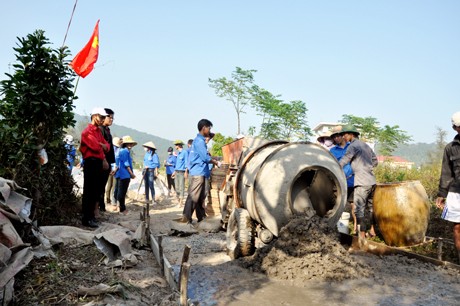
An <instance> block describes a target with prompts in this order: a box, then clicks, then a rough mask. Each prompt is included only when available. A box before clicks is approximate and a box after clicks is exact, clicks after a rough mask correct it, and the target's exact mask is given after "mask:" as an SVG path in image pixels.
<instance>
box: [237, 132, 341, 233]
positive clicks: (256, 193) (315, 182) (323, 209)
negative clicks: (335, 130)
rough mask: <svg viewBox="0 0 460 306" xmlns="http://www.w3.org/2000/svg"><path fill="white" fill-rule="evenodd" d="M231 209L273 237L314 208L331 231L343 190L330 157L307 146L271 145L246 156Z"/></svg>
mask: <svg viewBox="0 0 460 306" xmlns="http://www.w3.org/2000/svg"><path fill="white" fill-rule="evenodd" d="M233 194H234V199H235V205H236V207H240V208H245V209H247V210H248V212H249V215H250V217H251V218H252V219H254V220H255V221H257V222H258V223H260V224H261V225H262V226H264V227H265V228H266V229H268V230H269V231H270V232H271V233H273V235H275V236H278V232H279V230H280V229H281V227H282V226H284V225H285V224H287V223H288V222H289V220H290V219H291V218H292V217H293V215H295V214H301V213H303V212H305V211H306V210H307V209H308V208H311V207H313V208H314V209H315V211H316V213H317V214H318V215H319V216H321V217H325V218H327V219H328V222H329V225H330V226H331V227H335V226H336V223H337V221H338V219H339V218H340V216H341V214H342V211H343V209H344V205H345V201H346V196H347V184H346V179H345V175H344V173H343V170H342V168H341V167H340V165H339V164H338V162H337V160H336V159H335V158H334V156H333V155H332V154H331V153H330V152H329V151H327V150H325V149H324V148H322V147H321V146H319V145H317V144H313V143H309V142H290V143H287V142H285V141H274V142H269V143H266V144H264V145H262V146H260V147H258V148H257V149H255V150H254V151H252V152H251V153H250V154H249V155H247V156H246V158H245V159H244V161H243V162H242V165H241V167H240V169H239V170H238V173H237V175H236V179H235V185H234V192H233Z"/></svg>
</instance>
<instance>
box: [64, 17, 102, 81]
mask: <svg viewBox="0 0 460 306" xmlns="http://www.w3.org/2000/svg"><path fill="white" fill-rule="evenodd" d="M98 54H99V20H98V21H97V23H96V26H95V27H94V31H93V35H92V36H91V38H90V40H89V41H88V43H87V44H86V46H85V47H84V48H83V49H81V51H80V52H78V54H77V55H76V56H75V58H74V59H73V61H72V62H71V63H70V67H72V68H73V70H74V71H75V73H76V74H78V75H79V76H81V77H82V78H84V77H86V76H87V75H88V74H89V73H90V72H91V71H93V68H94V63H96V61H97V56H98Z"/></svg>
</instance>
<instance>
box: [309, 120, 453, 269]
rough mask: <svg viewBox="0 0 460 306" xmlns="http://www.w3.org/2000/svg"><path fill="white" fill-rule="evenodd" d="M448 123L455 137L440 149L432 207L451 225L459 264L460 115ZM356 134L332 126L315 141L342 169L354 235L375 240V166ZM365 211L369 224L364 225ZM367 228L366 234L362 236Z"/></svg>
mask: <svg viewBox="0 0 460 306" xmlns="http://www.w3.org/2000/svg"><path fill="white" fill-rule="evenodd" d="M451 122H452V128H453V129H454V130H455V131H456V132H457V135H455V137H454V139H453V141H452V142H450V143H448V144H447V145H446V147H445V149H444V154H443V159H442V167H441V177H440V181H439V191H438V197H437V199H436V206H437V207H438V208H440V209H442V214H441V218H442V219H444V220H446V221H449V222H451V223H452V224H453V237H454V244H455V248H456V249H457V252H458V258H459V261H460V112H456V113H454V114H453V115H452V117H451ZM359 134H360V133H359V132H358V130H357V129H356V128H355V127H354V126H352V125H346V126H336V127H334V128H333V129H332V131H328V132H325V133H323V134H321V135H320V136H319V137H318V138H317V141H318V143H319V144H321V145H322V146H323V147H324V148H326V149H327V150H329V151H330V152H331V153H332V154H333V155H334V156H335V157H336V158H337V160H338V161H339V164H340V165H341V166H342V167H343V169H344V172H345V176H346V178H347V186H348V202H349V203H350V204H351V211H352V214H353V218H354V231H355V232H357V233H358V234H359V236H360V237H365V235H366V234H367V235H370V236H375V230H374V225H375V220H374V214H373V196H374V191H375V186H376V179H375V175H374V172H373V169H374V168H375V167H376V166H377V164H378V162H377V157H376V155H375V153H374V152H373V150H372V149H371V147H370V146H369V145H367V144H366V143H364V142H362V141H361V140H359ZM366 211H367V212H368V215H367V217H368V220H370V222H366V221H365V220H366V218H365V215H366V214H365V212H366ZM367 225H370V230H369V232H367V233H366V226H367Z"/></svg>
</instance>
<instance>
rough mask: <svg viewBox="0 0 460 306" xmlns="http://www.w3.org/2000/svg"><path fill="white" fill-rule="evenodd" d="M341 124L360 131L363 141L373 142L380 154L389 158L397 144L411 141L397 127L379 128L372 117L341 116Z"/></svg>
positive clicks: (386, 126) (378, 124)
mask: <svg viewBox="0 0 460 306" xmlns="http://www.w3.org/2000/svg"><path fill="white" fill-rule="evenodd" d="M341 122H342V123H343V124H353V125H354V126H356V128H357V129H358V130H359V131H360V134H361V135H360V138H361V139H362V140H363V141H369V142H375V143H376V144H378V145H379V151H380V154H382V155H385V156H390V155H391V154H392V153H393V152H394V150H395V149H396V148H397V147H398V145H399V144H405V143H407V142H409V141H410V140H412V138H411V137H410V136H409V135H407V133H406V132H405V131H403V130H401V129H399V125H394V126H389V125H385V126H384V127H383V128H380V123H379V122H378V121H377V119H376V118H374V117H365V118H361V117H357V116H353V115H343V116H342V120H341Z"/></svg>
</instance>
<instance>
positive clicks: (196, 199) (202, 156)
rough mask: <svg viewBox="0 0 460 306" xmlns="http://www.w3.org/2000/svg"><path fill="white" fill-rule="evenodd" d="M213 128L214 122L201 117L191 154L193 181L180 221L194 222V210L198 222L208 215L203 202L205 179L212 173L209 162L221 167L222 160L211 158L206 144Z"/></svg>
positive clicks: (190, 171)
mask: <svg viewBox="0 0 460 306" xmlns="http://www.w3.org/2000/svg"><path fill="white" fill-rule="evenodd" d="M211 128H212V122H211V121H209V120H208V119H201V120H200V121H199V122H198V131H199V133H198V134H197V136H196V138H195V139H194V140H193V144H192V148H191V150H190V156H189V162H190V169H189V175H190V176H191V182H190V186H189V188H188V196H187V200H186V201H185V207H184V211H183V217H182V218H181V219H180V220H179V221H180V222H186V223H188V224H192V215H193V212H196V217H197V219H198V222H201V221H202V220H203V219H204V218H205V217H206V213H205V209H204V207H203V203H204V200H205V198H206V190H205V181H206V177H209V173H210V171H209V166H208V164H209V163H212V164H214V165H215V166H217V167H220V162H218V161H217V160H214V159H212V158H211V156H210V155H209V154H208V149H207V146H206V137H209V136H210V134H211Z"/></svg>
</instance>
